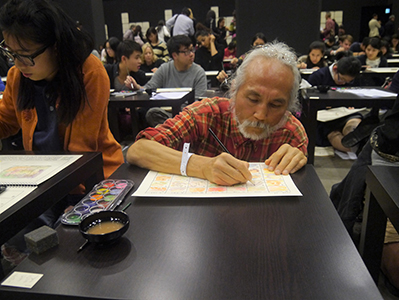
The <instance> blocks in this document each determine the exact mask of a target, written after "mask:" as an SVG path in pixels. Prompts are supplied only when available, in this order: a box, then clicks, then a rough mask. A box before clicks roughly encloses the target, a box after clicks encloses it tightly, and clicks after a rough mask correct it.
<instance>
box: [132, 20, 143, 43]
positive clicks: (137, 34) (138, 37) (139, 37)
mask: <svg viewBox="0 0 399 300" xmlns="http://www.w3.org/2000/svg"><path fill="white" fill-rule="evenodd" d="M133 40H134V41H135V42H136V43H137V44H139V45H140V46H143V45H144V43H145V39H144V37H143V33H142V32H141V26H140V25H136V27H135V28H134V31H133Z"/></svg>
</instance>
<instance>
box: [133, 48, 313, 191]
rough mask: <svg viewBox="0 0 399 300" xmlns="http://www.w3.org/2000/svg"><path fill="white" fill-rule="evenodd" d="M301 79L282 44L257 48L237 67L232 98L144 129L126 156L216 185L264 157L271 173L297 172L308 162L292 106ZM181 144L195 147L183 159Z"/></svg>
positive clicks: (206, 102)
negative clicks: (217, 139)
mask: <svg viewBox="0 0 399 300" xmlns="http://www.w3.org/2000/svg"><path fill="white" fill-rule="evenodd" d="M299 80H300V75H299V71H298V69H297V67H296V56H295V54H294V53H293V52H292V51H291V50H290V49H289V48H288V46H287V45H285V44H283V43H277V42H276V43H272V44H268V45H267V47H264V48H260V49H255V50H254V51H252V52H251V53H250V54H249V55H248V56H247V57H246V59H245V60H244V62H243V64H242V65H241V67H240V68H239V69H238V71H237V73H236V77H235V79H234V81H233V83H232V85H231V89H230V95H231V99H226V98H218V97H215V98H213V99H203V100H202V101H198V102H195V103H193V104H192V105H190V106H188V107H186V108H185V109H184V110H183V112H182V113H180V114H179V115H177V116H175V117H174V119H170V120H167V121H166V122H165V123H164V124H162V125H160V126H157V127H156V128H147V129H146V130H144V131H142V132H141V133H139V134H138V136H137V138H136V142H135V143H134V144H133V145H132V146H131V147H130V148H129V150H128V152H127V161H128V162H129V163H131V164H135V165H138V166H141V167H144V168H148V169H151V170H157V171H161V172H168V173H173V174H182V175H186V176H192V177H198V178H202V179H207V180H209V181H211V182H213V183H216V184H220V185H234V184H237V183H243V182H247V181H249V180H251V178H252V175H251V173H250V172H249V170H248V166H249V165H248V162H249V161H256V162H259V161H265V163H266V165H267V166H268V169H269V170H270V171H274V172H275V174H283V175H287V174H289V173H294V172H296V171H298V170H299V169H300V168H302V167H303V166H304V165H305V164H306V162H307V158H306V154H307V149H306V147H307V144H308V139H307V137H306V133H305V130H304V128H303V126H302V124H301V123H300V122H299V121H298V120H297V119H296V118H295V117H294V116H293V115H292V114H291V113H290V112H289V110H291V109H293V110H295V109H296V106H297V105H298V102H297V94H298V88H299ZM209 129H212V131H213V132H214V133H215V134H216V135H217V136H218V137H219V139H220V140H221V141H222V143H223V144H224V145H225V146H226V148H227V149H228V151H229V152H230V153H231V154H228V153H226V152H225V151H224V150H223V149H222V148H221V147H220V145H219V144H218V143H217V141H216V140H215V139H214V138H213V137H212V135H211V134H209ZM185 143H190V148H191V151H192V152H193V155H192V156H191V158H190V159H188V160H187V161H186V160H185V159H184V158H183V159H182V149H183V145H184V144H185Z"/></svg>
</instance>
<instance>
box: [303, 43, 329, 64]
mask: <svg viewBox="0 0 399 300" xmlns="http://www.w3.org/2000/svg"><path fill="white" fill-rule="evenodd" d="M324 52H325V45H324V43H323V42H318V41H316V42H313V43H311V44H310V46H309V52H308V55H302V56H301V57H299V59H298V64H297V65H298V68H299V69H320V68H323V67H327V62H326V61H325V60H324Z"/></svg>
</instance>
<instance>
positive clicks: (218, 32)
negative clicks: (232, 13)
mask: <svg viewBox="0 0 399 300" xmlns="http://www.w3.org/2000/svg"><path fill="white" fill-rule="evenodd" d="M225 22H226V21H225V19H224V18H219V20H218V23H217V27H216V28H215V30H214V33H213V34H214V35H215V37H216V42H217V43H218V44H221V45H223V47H224V48H226V47H227V42H226V35H227V32H228V30H229V29H228V28H227V27H226V25H225Z"/></svg>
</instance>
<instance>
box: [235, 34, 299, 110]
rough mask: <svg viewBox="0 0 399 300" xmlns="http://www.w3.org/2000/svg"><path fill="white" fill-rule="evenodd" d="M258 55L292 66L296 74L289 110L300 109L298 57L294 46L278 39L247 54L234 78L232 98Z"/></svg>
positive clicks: (293, 72)
mask: <svg viewBox="0 0 399 300" xmlns="http://www.w3.org/2000/svg"><path fill="white" fill-rule="evenodd" d="M258 57H262V58H264V59H275V60H277V61H279V62H281V63H283V64H284V65H286V66H288V67H289V68H290V70H291V71H292V74H293V75H294V82H293V85H292V90H291V97H290V100H289V103H288V108H287V110H289V111H291V112H295V111H299V110H300V105H299V101H298V90H299V84H300V81H301V75H300V73H299V71H298V67H297V57H296V55H295V53H294V51H293V49H292V48H290V47H288V46H287V45H286V44H284V43H281V42H278V41H273V42H271V43H267V44H265V45H262V46H261V47H258V48H255V49H254V50H251V51H249V52H248V53H247V54H246V56H245V59H244V61H243V63H242V64H241V66H240V67H239V68H238V69H237V71H236V73H235V76H234V77H233V78H232V82H231V86H230V89H229V96H230V98H232V99H233V100H235V98H236V96H237V92H238V90H239V89H240V87H241V85H243V84H244V83H245V81H246V74H247V72H248V71H250V70H247V69H248V66H249V65H250V64H251V62H252V61H254V60H255V59H257V58H258Z"/></svg>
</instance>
